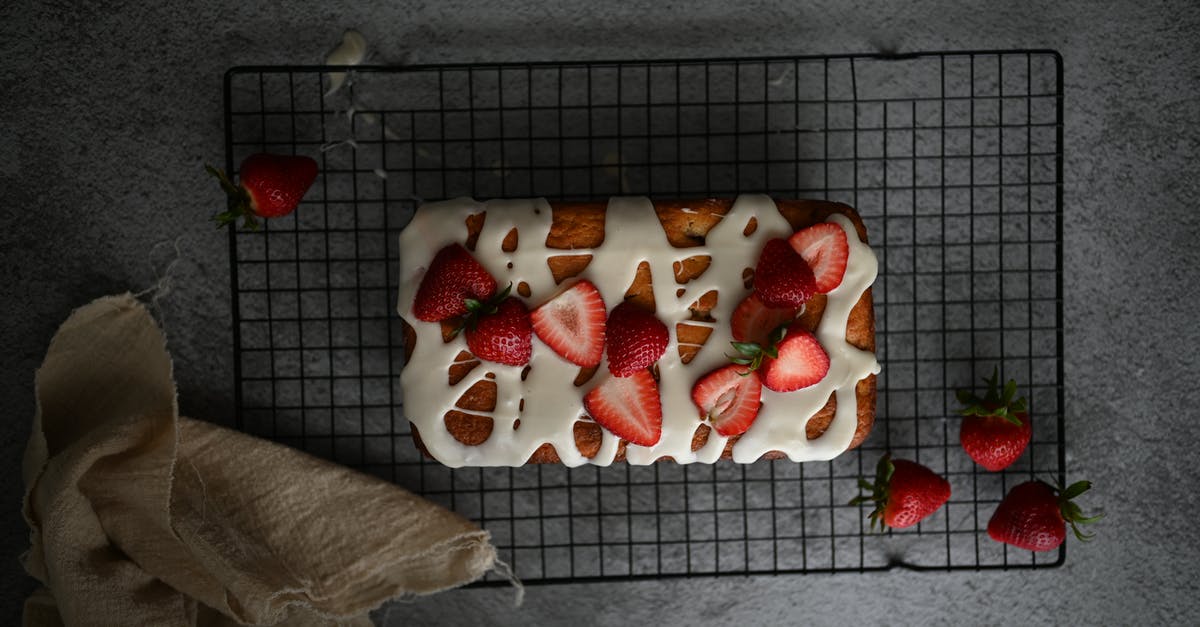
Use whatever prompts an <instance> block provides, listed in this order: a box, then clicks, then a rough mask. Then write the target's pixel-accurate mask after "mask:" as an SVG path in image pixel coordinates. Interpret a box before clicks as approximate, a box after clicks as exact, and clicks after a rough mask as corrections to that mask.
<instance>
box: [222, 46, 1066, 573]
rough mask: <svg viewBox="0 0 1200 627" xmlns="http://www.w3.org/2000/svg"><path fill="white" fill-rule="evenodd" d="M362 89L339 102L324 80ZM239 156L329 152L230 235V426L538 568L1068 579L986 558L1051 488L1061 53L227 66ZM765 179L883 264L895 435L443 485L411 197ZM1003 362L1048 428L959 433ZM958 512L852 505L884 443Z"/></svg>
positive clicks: (882, 336) (1057, 354) (886, 402)
mask: <svg viewBox="0 0 1200 627" xmlns="http://www.w3.org/2000/svg"><path fill="white" fill-rule="evenodd" d="M338 69H344V70H350V73H349V74H348V75H346V78H347V79H348V81H347V82H348V84H347V85H345V86H343V87H342V89H340V90H338V91H336V92H334V93H332V94H326V92H327V91H329V89H330V87H331V77H330V74H329V73H330V72H332V71H336V70H338ZM225 121H226V133H227V134H226V141H227V165H228V166H229V168H230V169H231V170H232V168H233V165H234V164H236V163H239V162H240V161H241V159H242V158H243V157H245V156H246V155H248V154H250V153H253V152H258V151H264V150H266V151H272V152H284V153H293V152H294V153H298V154H306V155H310V156H313V157H315V158H317V160H318V162H319V163H320V166H321V167H320V170H321V174H320V177H319V178H318V180H317V182H316V184H315V185H314V187H313V189H312V190H311V191H310V192H309V193H308V195H307V197H306V198H305V200H304V202H303V203H302V205H301V207H300V208H299V210H298V211H297V212H296V213H295V214H294V215H293V216H290V217H286V218H282V219H276V220H271V221H268V223H267V225H266V227H265V229H264V230H262V231H260V232H246V231H238V232H236V233H232V232H231V235H230V240H229V251H230V257H231V260H232V263H231V275H232V289H233V306H234V308H233V312H234V318H233V323H232V324H233V336H234V348H235V351H236V361H235V364H236V373H235V382H234V383H235V392H236V398H237V408H238V416H237V424H238V426H239V427H240V428H241V429H243V430H245V431H248V432H250V433H253V434H256V435H260V436H265V437H268V438H271V439H274V440H277V441H280V442H284V443H287V444H291V445H293V446H295V447H297V448H300V449H303V450H306V451H309V452H311V453H314V454H316V455H319V456H322V457H325V458H328V459H332V460H335V461H337V462H340V463H343V464H348V465H351V466H354V467H358V468H361V469H363V470H364V471H366V472H370V473H374V474H376V475H379V476H381V477H384V478H387V479H388V480H391V481H394V482H396V483H399V484H401V485H404V486H406V487H408V488H410V489H412V490H414V491H416V492H419V493H421V494H423V495H425V496H427V497H428V498H430V499H432V500H434V501H437V502H439V503H441V504H443V505H445V506H447V507H450V508H452V509H454V510H456V511H458V512H460V513H462V514H463V515H465V516H467V517H469V518H472V519H474V520H476V521H478V522H479V523H480V524H481V525H483V527H485V528H486V529H488V530H489V531H490V532H491V533H492V537H493V540H494V542H495V544H496V545H497V547H498V549H499V551H500V554H501V557H502V558H503V559H505V560H506V561H508V562H510V563H511V564H513V566H514V567H515V569H516V572H517V574H518V576H520V577H521V578H522V579H523V580H524V581H526V582H538V581H542V582H546V581H580V580H588V579H599V578H603V579H608V578H639V577H660V576H678V575H722V574H735V573H736V574H745V573H791V572H820V571H824V572H827V571H847V570H850V571H864V570H878V569H887V568H891V567H895V566H903V567H909V568H917V569H926V568H929V569H962V568H967V569H980V568H1013V567H1023V568H1025V567H1043V566H1055V565H1059V564H1061V563H1062V562H1063V560H1064V557H1065V551H1064V550H1062V549H1060V550H1059V551H1058V553H1056V554H1050V555H1043V556H1037V555H1034V554H1031V553H1029V552H1025V551H1016V550H1009V549H1008V548H1007V547H1005V546H1004V545H1001V544H998V543H995V542H992V541H991V540H990V539H988V538H987V535H986V533H985V531H984V529H985V528H986V524H987V520H988V518H989V517H990V516H991V513H992V511H993V510H994V509H995V507H996V504H997V503H998V502H999V500H1000V498H1001V497H1002V496H1003V494H1004V493H1005V492H1006V491H1007V489H1008V488H1009V487H1011V486H1013V485H1015V484H1016V483H1017V482H1020V481H1024V480H1027V479H1029V478H1031V477H1035V476H1040V477H1043V478H1056V479H1059V480H1060V481H1061V480H1062V478H1063V474H1064V464H1065V462H1064V435H1063V425H1062V423H1063V375H1062V372H1063V370H1062V363H1063V362H1062V355H1063V344H1062V330H1063V320H1062V256H1061V249H1062V198H1061V195H1062V186H1061V183H1062V154H1063V152H1062V65H1061V59H1060V57H1059V56H1058V54H1057V53H1055V52H1052V51H1002V52H971V53H936V54H916V55H906V56H903V57H892V58H884V57H876V56H866V55H850V56H831V57H795V58H791V57H789V58H766V59H710V60H686V61H656V62H606V63H591V62H589V63H536V64H513V65H447V66H420V67H358V68H353V69H352V70H351V69H350V68H327V67H239V68H235V69H232V70H230V71H229V72H228V74H227V75H226V77H225ZM741 192H767V193H770V194H772V195H774V196H776V197H780V198H828V199H831V200H836V201H841V202H845V203H848V204H850V205H853V206H855V207H857V208H858V210H859V212H860V213H861V214H862V216H863V219H864V221H865V222H866V225H867V230H868V232H869V234H870V237H871V239H872V244H873V245H874V247H875V250H876V251H877V253H878V255H879V258H880V262H881V263H880V269H881V271H880V274H879V279H878V281H877V282H876V284H875V312H876V316H877V318H876V319H877V326H878V347H879V348H878V354H879V357H880V361H881V362H882V365H883V372H882V374H881V375H880V377H879V399H878V412H879V421H878V423H877V425H876V428H875V431H874V432H873V433H872V434H871V436H870V438H869V439H868V440H867V441H866V443H865V444H864V446H862V448H861V449H859V450H856V451H851V452H849V453H847V454H844V455H842V456H840V457H838V458H837V459H836V460H834V461H831V462H820V463H805V464H796V463H791V462H788V461H760V462H758V463H755V464H752V465H741V466H739V465H735V464H732V463H727V462H721V463H717V464H715V465H711V466H709V465H692V466H679V465H676V464H673V463H660V464H656V465H654V466H650V467H634V466H628V465H617V466H614V467H611V468H594V467H584V468H576V469H566V468H562V467H558V466H530V467H523V468H515V469H508V468H504V469H478V468H464V469H459V470H450V469H448V468H445V467H443V466H441V465H440V464H438V463H436V462H432V461H429V460H425V459H422V457H421V455H420V454H419V453H418V452H417V449H416V447H415V446H414V444H413V442H412V440H411V437H410V435H409V425H408V423H407V421H406V420H405V418H404V410H403V399H402V397H401V394H400V390H399V386H398V380H399V371H400V368H401V367H402V364H403V355H404V353H403V348H402V346H401V342H402V337H403V334H402V332H401V326H400V321H399V319H398V317H397V316H396V314H395V306H396V304H395V300H396V293H397V278H396V274H397V257H398V251H397V245H398V242H397V233H398V230H399V229H400V228H401V227H403V226H404V224H405V223H406V221H407V220H408V218H409V217H410V216H411V213H412V211H413V210H414V209H415V207H416V206H417V205H418V204H419V203H420V202H421V201H422V200H423V199H438V198H446V197H454V196H459V195H471V196H475V197H477V198H493V197H521V196H532V195H536V196H545V197H549V198H552V199H604V198H607V197H610V196H614V195H622V194H644V195H649V196H652V197H662V198H689V197H706V196H731V195H734V194H737V193H741ZM994 366H999V367H1000V369H1001V372H1002V374H1003V376H1004V377H1006V378H1007V377H1012V378H1015V379H1016V380H1017V381H1019V382H1020V383H1021V392H1022V393H1023V394H1025V395H1026V396H1027V397H1028V398H1029V399H1030V407H1031V414H1032V422H1033V426H1034V429H1033V431H1034V433H1033V442H1032V443H1031V444H1030V446H1029V449H1028V450H1027V451H1026V453H1025V454H1024V456H1023V457H1022V458H1021V459H1020V460H1019V461H1018V462H1017V463H1016V464H1015V465H1014V466H1013V467H1012V468H1010V469H1009V470H1007V471H1005V472H1002V473H988V472H985V471H980V470H979V469H978V468H977V467H976V466H975V465H974V464H973V463H972V462H971V461H970V459H968V458H967V456H966V455H965V454H964V453H963V452H962V451H961V449H960V448H959V446H958V443H957V432H958V429H957V420H958V419H957V417H956V416H955V414H954V409H955V407H956V403H955V400H954V396H953V392H954V390H955V389H956V388H959V387H967V386H971V385H978V383H979V379H980V378H981V377H983V376H986V375H988V374H990V373H991V371H992V368H993V367H994ZM886 450H891V451H893V452H894V453H895V454H896V455H897V456H902V457H907V458H912V459H916V460H917V461H919V462H920V463H922V464H925V465H928V466H929V467H931V468H932V469H933V470H935V471H937V472H938V473H941V474H943V475H944V476H946V477H947V478H948V479H949V481H950V483H951V486H952V489H953V496H952V498H951V500H950V502H949V503H948V504H947V505H946V506H945V507H944V508H943V509H941V510H940V511H939V512H938V513H937V514H935V515H934V516H933V517H931V518H929V519H927V520H926V521H925V522H923V523H921V524H920V525H918V526H917V527H915V528H912V529H906V530H894V531H891V532H889V533H886V534H873V533H871V532H870V531H869V529H868V527H867V525H866V523H865V519H866V514H867V510H866V508H865V507H863V506H849V505H847V504H846V503H847V502H848V501H849V500H850V499H851V497H853V496H854V495H856V494H857V492H858V490H857V488H856V487H855V481H856V480H857V479H858V477H860V476H864V475H870V474H871V473H872V471H873V468H874V465H875V462H876V460H877V459H878V458H879V456H880V455H882V454H883V452H884V451H886Z"/></svg>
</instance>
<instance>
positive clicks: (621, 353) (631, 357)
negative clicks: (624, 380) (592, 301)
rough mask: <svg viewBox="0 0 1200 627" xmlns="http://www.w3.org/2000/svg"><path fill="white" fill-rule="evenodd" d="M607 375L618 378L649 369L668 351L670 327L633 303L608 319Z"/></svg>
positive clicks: (616, 311)
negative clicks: (668, 330)
mask: <svg viewBox="0 0 1200 627" xmlns="http://www.w3.org/2000/svg"><path fill="white" fill-rule="evenodd" d="M605 333H606V334H607V336H608V371H609V372H611V373H613V374H614V375H616V376H618V377H628V376H629V375H631V374H633V373H635V372H638V371H641V370H645V369H646V368H649V367H650V366H651V365H652V364H653V363H654V362H656V361H658V358H659V357H662V356H663V353H664V352H666V350H667V343H668V342H669V341H670V335H669V334H668V332H667V325H665V324H663V323H662V322H661V321H660V320H659V319H658V318H655V317H654V314H652V313H650V312H649V311H647V310H645V309H642V308H641V307H638V306H637V305H635V304H633V303H632V302H630V301H623V302H622V303H621V304H620V305H617V306H616V307H613V310H612V314H610V315H609V316H608V328H607V329H606V331H605Z"/></svg>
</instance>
